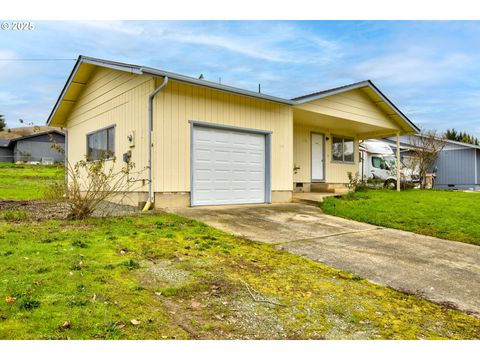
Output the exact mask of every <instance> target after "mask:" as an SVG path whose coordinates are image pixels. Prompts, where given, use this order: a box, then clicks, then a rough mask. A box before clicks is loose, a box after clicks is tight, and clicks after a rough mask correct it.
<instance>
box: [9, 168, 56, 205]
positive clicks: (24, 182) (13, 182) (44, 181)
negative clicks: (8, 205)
mask: <svg viewBox="0 0 480 360" xmlns="http://www.w3.org/2000/svg"><path fill="white" fill-rule="evenodd" d="M63 178H64V169H63V166H58V165H52V166H45V165H17V164H12V163H0V200H38V199H42V198H43V197H44V195H45V191H46V190H47V189H48V187H49V186H51V185H52V184H55V183H58V182H61V181H63Z"/></svg>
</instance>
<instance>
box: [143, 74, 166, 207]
mask: <svg viewBox="0 0 480 360" xmlns="http://www.w3.org/2000/svg"><path fill="white" fill-rule="evenodd" d="M167 84H168V76H165V77H164V78H163V82H162V84H161V85H160V86H159V87H158V88H156V89H155V90H153V91H152V92H151V93H150V95H148V200H147V203H146V204H145V207H144V208H143V211H147V210H150V208H151V207H152V205H153V201H154V198H153V186H152V146H153V144H152V132H153V98H154V97H155V95H157V94H158V93H159V92H160V90H162V89H163V88H164V87H165V86H167Z"/></svg>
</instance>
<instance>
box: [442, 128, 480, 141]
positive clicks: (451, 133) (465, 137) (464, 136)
mask: <svg viewBox="0 0 480 360" xmlns="http://www.w3.org/2000/svg"><path fill="white" fill-rule="evenodd" d="M444 136H445V138H446V139H447V140H453V141H459V142H463V143H466V144H472V145H479V144H480V141H479V140H478V139H477V138H476V137H475V136H473V135H471V134H469V133H467V132H463V131H460V132H458V131H457V130H455V129H454V128H452V129H448V130H447V131H445V133H444Z"/></svg>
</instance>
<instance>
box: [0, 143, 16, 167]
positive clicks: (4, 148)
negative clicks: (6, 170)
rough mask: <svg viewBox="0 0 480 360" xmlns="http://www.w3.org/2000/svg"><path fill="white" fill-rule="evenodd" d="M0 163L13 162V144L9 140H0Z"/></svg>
mask: <svg viewBox="0 0 480 360" xmlns="http://www.w3.org/2000/svg"><path fill="white" fill-rule="evenodd" d="M0 162H13V142H12V140H11V139H0Z"/></svg>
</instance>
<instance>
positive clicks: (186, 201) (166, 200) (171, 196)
mask: <svg viewBox="0 0 480 360" xmlns="http://www.w3.org/2000/svg"><path fill="white" fill-rule="evenodd" d="M291 201H292V191H288V190H285V191H272V203H288V202H291ZM184 207H190V193H189V192H167V193H159V192H157V193H155V208H157V209H162V208H184Z"/></svg>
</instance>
